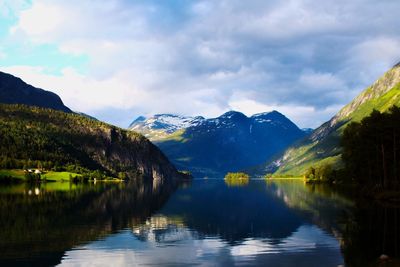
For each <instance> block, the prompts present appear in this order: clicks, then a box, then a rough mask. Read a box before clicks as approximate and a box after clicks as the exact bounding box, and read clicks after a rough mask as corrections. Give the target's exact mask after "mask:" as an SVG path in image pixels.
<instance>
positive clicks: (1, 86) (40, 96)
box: [0, 71, 72, 113]
mask: <svg viewBox="0 0 400 267" xmlns="http://www.w3.org/2000/svg"><path fill="white" fill-rule="evenodd" d="M0 103H4V104H24V105H29V106H37V107H42V108H51V109H55V110H60V111H64V112H69V113H70V112H72V111H71V110H70V109H69V108H68V107H66V106H65V105H64V103H63V102H62V100H61V98H60V97H59V96H58V95H56V94H55V93H53V92H49V91H46V90H43V89H40V88H36V87H33V86H32V85H29V84H27V83H25V82H24V81H23V80H21V79H20V78H17V77H14V76H12V75H11V74H7V73H4V72H1V71H0Z"/></svg>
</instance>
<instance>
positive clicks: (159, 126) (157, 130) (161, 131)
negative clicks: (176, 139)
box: [128, 114, 205, 140]
mask: <svg viewBox="0 0 400 267" xmlns="http://www.w3.org/2000/svg"><path fill="white" fill-rule="evenodd" d="M203 120H205V119H204V118H203V117H201V116H198V117H185V116H179V115H173V114H156V115H154V116H152V117H149V118H146V117H143V116H140V117H138V118H137V119H135V120H134V121H133V122H132V123H131V124H130V125H129V127H128V128H129V129H130V130H132V131H136V132H139V133H142V134H143V135H145V136H146V137H148V138H149V139H151V140H158V139H162V138H165V137H167V136H168V135H170V134H173V133H175V132H176V131H179V130H181V129H185V128H188V127H191V126H196V125H198V124H199V123H201V122H202V121H203Z"/></svg>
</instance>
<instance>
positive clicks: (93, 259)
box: [0, 179, 399, 267]
mask: <svg viewBox="0 0 400 267" xmlns="http://www.w3.org/2000/svg"><path fill="white" fill-rule="evenodd" d="M158 182H159V181H158ZM158 182H157V183H143V182H136V183H131V184H126V185H125V184H109V185H106V184H100V185H96V186H94V185H86V186H78V187H74V188H70V190H66V189H65V190H63V191H54V190H46V188H41V189H38V190H39V194H37V195H36V194H32V193H31V194H30V195H29V194H28V193H27V192H29V190H31V192H35V190H33V191H32V189H21V188H20V189H19V190H14V191H13V190H12V189H10V190H8V191H7V190H3V191H2V192H0V201H1V202H0V203H1V206H0V208H1V214H2V217H1V225H0V226H1V229H0V240H1V241H0V246H1V254H0V265H1V266H3V265H4V266H12V265H22V264H24V263H25V264H26V265H28V264H29V265H37V266H52V265H57V264H60V265H61V266H75V265H81V266H86V265H103V266H111V265H112V266H126V265H128V266H129V265H130V266H132V265H133V266H137V265H163V266H188V265H189V266H190V265H200V266H234V265H246V266H247V265H253V266H266V265H268V266H296V267H299V266H338V265H340V264H346V266H368V265H369V264H371V266H372V265H373V264H377V262H376V259H377V258H378V257H379V255H380V254H382V253H383V252H386V251H388V252H386V253H390V255H398V254H396V253H398V248H395V246H396V245H397V243H396V242H397V241H395V240H396V237H397V238H398V237H399V236H398V234H399V233H398V232H395V230H394V229H396V228H395V227H394V225H390V224H389V223H387V222H388V220H386V228H385V230H382V231H383V233H381V232H380V231H377V232H376V234H375V235H370V236H367V235H366V233H367V232H366V231H367V230H368V229H370V228H369V227H370V225H369V224H370V223H377V224H379V223H384V222H385V220H383V219H378V218H374V219H371V216H370V215H371V214H370V213H368V212H371V211H370V210H368V209H366V210H368V212H367V215H366V214H365V212H366V210H365V209H364V210H363V209H360V208H359V204H358V202H355V201H351V200H350V199H349V198H346V197H343V194H341V193H339V192H336V191H334V190H332V189H330V188H328V187H325V186H307V185H305V184H304V183H303V182H302V181H277V180H275V181H268V182H266V181H264V180H251V181H250V182H249V183H248V184H247V185H243V186H234V187H230V186H228V185H227V184H225V182H224V181H223V180H222V179H208V180H194V181H193V183H192V184H184V185H181V186H180V187H179V188H178V189H176V188H175V187H174V186H171V185H168V184H162V183H161V184H158ZM36 191H37V190H36ZM24 192H25V193H24ZM356 208H357V209H356ZM374 210H376V209H375V208H374ZM397 211H398V209H394V210H390V211H389V212H388V211H386V219H388V218H389V217H391V216H394V215H395V214H397V213H396V212H397ZM4 214H7V216H4ZM374 214H375V213H374ZM382 214H383V215H384V213H382ZM368 216H369V217H368ZM367 218H369V219H370V220H368V219H367ZM389 219H390V218H389ZM371 220H373V221H371ZM379 220H381V222H379ZM364 221H365V222H368V224H364ZM374 227H375V226H374ZM376 227H379V225H376ZM366 229H367V230H366ZM396 230H397V229H396ZM389 235H390V236H391V237H389ZM396 235H397V236H396ZM382 236H384V241H382ZM382 245H386V247H382ZM388 245H390V246H391V247H393V248H391V249H388V247H387V246H388ZM365 252H367V253H369V255H364V254H365ZM393 266H395V265H393Z"/></svg>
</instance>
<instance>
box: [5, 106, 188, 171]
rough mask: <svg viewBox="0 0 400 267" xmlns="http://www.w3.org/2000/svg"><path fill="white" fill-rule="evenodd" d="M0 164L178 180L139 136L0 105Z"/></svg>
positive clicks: (68, 116)
mask: <svg viewBox="0 0 400 267" xmlns="http://www.w3.org/2000/svg"><path fill="white" fill-rule="evenodd" d="M0 160H3V161H4V160H8V161H10V162H11V164H21V163H24V162H26V161H35V160H38V161H41V162H45V163H47V164H49V162H52V163H53V164H54V165H62V166H68V165H69V166H73V167H74V168H83V169H88V170H101V171H103V172H105V173H107V174H109V175H113V176H117V175H121V174H123V175H124V176H128V177H135V175H136V174H137V173H141V174H143V175H144V176H146V177H153V178H177V177H181V174H179V173H178V172H177V170H176V169H175V167H174V166H173V165H172V164H171V163H170V162H169V161H168V159H167V158H166V157H165V156H164V154H163V153H162V152H161V151H160V150H159V149H158V148H157V147H156V146H155V145H153V144H152V143H151V142H150V141H149V140H148V139H146V138H145V137H144V136H142V135H140V134H138V133H135V132H132V131H126V130H123V129H120V128H117V127H115V126H111V125H108V124H106V123H103V122H100V121H96V120H92V119H89V118H87V117H84V116H81V115H78V114H74V113H65V112H61V111H56V110H52V109H43V108H39V107H29V106H25V105H5V104H0ZM21 168H22V167H21Z"/></svg>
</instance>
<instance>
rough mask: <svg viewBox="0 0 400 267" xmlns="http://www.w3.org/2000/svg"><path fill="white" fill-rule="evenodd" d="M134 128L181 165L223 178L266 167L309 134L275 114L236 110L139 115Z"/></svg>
mask: <svg viewBox="0 0 400 267" xmlns="http://www.w3.org/2000/svg"><path fill="white" fill-rule="evenodd" d="M130 130H133V131H138V132H140V133H142V134H143V135H145V136H146V137H148V138H149V139H150V140H151V141H153V142H154V143H155V144H156V145H157V146H158V147H160V148H161V150H162V151H163V152H164V153H165V154H166V155H167V156H168V157H169V158H170V159H171V160H172V162H173V163H174V164H175V165H176V166H179V168H180V169H185V170H189V171H191V172H192V173H193V174H194V175H195V176H210V175H215V176H221V175H224V174H225V172H227V171H238V170H240V169H242V168H244V167H249V166H252V165H254V164H257V163H261V162H262V161H263V159H266V158H268V157H269V156H271V155H273V154H275V153H277V152H278V151H280V150H281V149H284V148H286V147H287V146H288V145H289V144H291V143H292V142H294V141H296V140H298V139H300V138H303V137H304V136H306V135H307V131H303V130H301V129H299V128H298V127H297V125H295V124H294V123H293V122H292V121H290V120H289V119H288V118H287V117H286V116H285V115H283V114H281V113H280V112H278V111H276V110H273V111H270V112H262V113H256V114H253V115H252V116H250V117H248V116H246V115H244V114H243V113H241V112H239V111H232V110H231V111H228V112H225V113H223V114H222V115H220V116H218V117H215V118H210V119H206V118H204V117H201V116H197V117H185V116H179V115H173V114H156V115H154V116H152V117H149V118H145V117H143V116H139V117H138V119H136V120H134V122H133V123H131V127H130Z"/></svg>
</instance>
